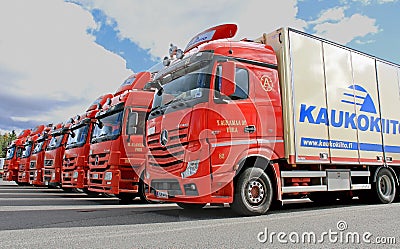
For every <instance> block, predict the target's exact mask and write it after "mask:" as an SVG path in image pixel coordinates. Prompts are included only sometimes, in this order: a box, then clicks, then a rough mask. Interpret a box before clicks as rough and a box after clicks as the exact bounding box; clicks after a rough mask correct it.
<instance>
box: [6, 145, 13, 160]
mask: <svg viewBox="0 0 400 249" xmlns="http://www.w3.org/2000/svg"><path fill="white" fill-rule="evenodd" d="M14 154H15V145H14V146H12V147H10V148H7V154H6V160H8V159H11V158H13V157H14Z"/></svg>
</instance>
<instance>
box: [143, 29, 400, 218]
mask: <svg viewBox="0 0 400 249" xmlns="http://www.w3.org/2000/svg"><path fill="white" fill-rule="evenodd" d="M236 31H237V26H236V25H235V24H225V25H220V26H216V27H213V28H210V29H208V30H206V31H204V32H202V33H200V34H198V35H196V36H195V37H194V38H193V39H192V40H191V41H190V42H189V44H188V45H187V47H186V49H185V50H178V49H177V48H172V49H171V50H170V57H166V58H165V59H164V62H165V63H164V65H165V68H164V69H162V70H160V71H159V72H158V74H157V75H156V76H155V77H154V81H153V82H152V84H153V85H155V86H158V91H157V92H156V93H155V95H154V99H153V106H152V110H151V112H150V114H149V116H148V119H147V134H146V135H147V144H148V147H149V157H148V160H149V161H148V165H147V168H146V174H145V176H146V179H145V180H146V182H147V183H148V185H149V186H150V187H149V192H148V194H147V197H148V198H149V199H150V200H164V201H169V202H176V203H177V204H178V205H179V206H181V207H182V208H192V209H193V208H202V207H203V206H205V205H206V204H207V203H211V204H216V205H222V204H226V203H228V204H230V205H231V207H232V209H233V210H234V211H235V212H237V213H239V214H241V215H260V214H264V213H266V212H267V211H268V209H269V208H270V207H271V205H273V204H277V205H279V204H282V201H283V200H284V199H286V198H299V199H300V198H304V197H308V198H309V199H311V200H312V201H315V202H324V203H335V202H336V201H338V200H339V201H348V200H350V199H352V198H353V197H355V196H358V197H359V198H360V199H364V200H366V201H368V202H376V203H383V204H387V203H391V202H393V201H394V200H395V198H396V197H398V193H399V187H398V186H399V178H400V168H399V167H398V162H399V160H400V153H399V150H398V149H399V148H400V146H399V142H398V141H399V140H398V139H397V136H398V124H399V123H400V122H399V120H400V115H398V113H397V112H396V111H395V110H394V109H393V106H397V105H400V101H399V98H398V90H399V84H400V78H399V72H400V65H396V64H394V63H391V62H388V61H385V60H382V59H379V58H376V57H374V56H371V55H367V54H364V53H361V52H359V51H355V50H353V49H351V48H348V47H345V46H343V45H340V44H337V43H334V42H332V41H327V40H324V39H322V38H319V37H316V36H313V35H310V34H306V33H304V32H301V31H298V30H294V29H291V28H281V29H278V30H275V31H273V32H271V33H269V34H266V33H264V34H263V35H262V37H260V38H257V39H255V40H248V39H243V40H240V41H231V40H229V38H232V37H233V36H234V34H235V33H236ZM379 96H385V98H379Z"/></svg>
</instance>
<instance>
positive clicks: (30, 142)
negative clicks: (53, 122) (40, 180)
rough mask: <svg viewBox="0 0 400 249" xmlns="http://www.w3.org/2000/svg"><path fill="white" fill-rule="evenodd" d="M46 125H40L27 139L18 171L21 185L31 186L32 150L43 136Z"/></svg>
mask: <svg viewBox="0 0 400 249" xmlns="http://www.w3.org/2000/svg"><path fill="white" fill-rule="evenodd" d="M45 127H46V126H45V125H38V126H37V127H36V128H35V129H34V130H32V133H31V134H30V135H29V136H28V137H27V138H26V140H25V141H24V145H23V151H22V154H21V159H20V162H19V169H18V182H19V183H20V184H21V185H29V180H30V176H29V174H30V168H29V166H30V162H31V155H32V150H33V148H34V147H33V146H34V144H35V142H36V141H37V140H38V138H39V137H40V136H41V134H42V132H43V131H44V129H45Z"/></svg>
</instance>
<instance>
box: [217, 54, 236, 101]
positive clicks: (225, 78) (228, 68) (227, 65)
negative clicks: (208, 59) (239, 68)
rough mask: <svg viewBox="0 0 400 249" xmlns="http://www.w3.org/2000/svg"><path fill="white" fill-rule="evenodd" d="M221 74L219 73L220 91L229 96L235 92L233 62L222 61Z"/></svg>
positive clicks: (234, 67)
mask: <svg viewBox="0 0 400 249" xmlns="http://www.w3.org/2000/svg"><path fill="white" fill-rule="evenodd" d="M221 66H222V75H221V78H222V79H221V86H220V91H221V93H222V94H224V95H225V96H231V95H232V94H234V93H235V90H236V85H235V72H236V66H235V62H233V61H227V62H222V63H221Z"/></svg>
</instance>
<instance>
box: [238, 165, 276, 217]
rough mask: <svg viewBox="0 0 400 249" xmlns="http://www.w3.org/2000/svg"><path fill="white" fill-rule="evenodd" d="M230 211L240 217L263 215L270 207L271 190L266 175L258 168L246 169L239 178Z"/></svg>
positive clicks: (269, 181) (270, 184)
mask: <svg viewBox="0 0 400 249" xmlns="http://www.w3.org/2000/svg"><path fill="white" fill-rule="evenodd" d="M235 187H236V188H235V195H234V197H233V203H232V205H231V207H232V210H233V211H235V212H236V213H238V214H240V215H245V216H250V215H261V214H265V213H266V212H267V211H268V209H269V208H270V206H271V203H272V197H273V194H274V193H273V188H272V183H271V180H270V179H269V177H268V175H267V174H266V173H265V172H264V171H263V170H262V169H260V168H248V169H246V170H244V171H243V173H242V174H241V175H240V176H239V178H238V180H237V183H236V186H235Z"/></svg>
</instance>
